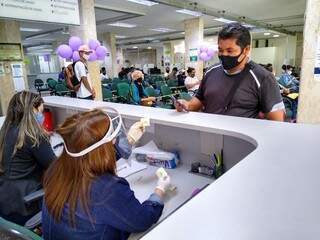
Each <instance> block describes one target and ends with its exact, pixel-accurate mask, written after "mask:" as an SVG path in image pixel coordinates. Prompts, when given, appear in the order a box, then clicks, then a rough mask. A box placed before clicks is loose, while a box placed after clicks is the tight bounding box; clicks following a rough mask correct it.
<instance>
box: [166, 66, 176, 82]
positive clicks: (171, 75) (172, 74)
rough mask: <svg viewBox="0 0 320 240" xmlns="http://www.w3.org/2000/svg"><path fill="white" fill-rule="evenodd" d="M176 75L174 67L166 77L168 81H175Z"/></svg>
mask: <svg viewBox="0 0 320 240" xmlns="http://www.w3.org/2000/svg"><path fill="white" fill-rule="evenodd" d="M177 73H178V68H176V67H174V68H172V71H171V73H170V74H169V76H168V80H177V79H178V78H177Z"/></svg>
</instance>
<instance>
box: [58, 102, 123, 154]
mask: <svg viewBox="0 0 320 240" xmlns="http://www.w3.org/2000/svg"><path fill="white" fill-rule="evenodd" d="M101 110H102V111H103V112H104V113H105V114H107V117H108V118H109V122H110V126H109V129H108V131H107V133H106V135H105V136H104V137H103V138H102V139H101V140H100V141H98V142H96V143H94V144H92V145H91V146H89V147H87V148H86V149H84V150H82V151H81V152H78V153H72V152H70V151H69V150H68V148H67V146H66V144H65V142H64V149H65V150H66V152H67V154H68V155H69V156H71V157H81V156H84V155H86V154H88V153H89V152H91V151H93V150H94V149H96V148H98V147H100V146H101V145H103V144H105V143H108V142H111V141H113V140H114V139H115V138H117V136H118V135H119V134H120V132H123V133H124V134H126V130H125V127H124V125H123V121H122V117H121V115H120V113H119V112H118V111H117V110H116V109H114V108H111V107H104V108H103V109H101ZM109 114H110V115H111V116H114V115H115V116H114V117H112V118H111V117H110V116H109ZM121 130H122V131H121Z"/></svg>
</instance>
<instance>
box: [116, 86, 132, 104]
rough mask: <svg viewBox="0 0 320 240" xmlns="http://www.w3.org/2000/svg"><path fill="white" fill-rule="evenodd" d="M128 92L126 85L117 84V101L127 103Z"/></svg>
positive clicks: (128, 98)
mask: <svg viewBox="0 0 320 240" xmlns="http://www.w3.org/2000/svg"><path fill="white" fill-rule="evenodd" d="M129 92H130V85H129V84H128V83H124V82H122V83H118V85H117V93H118V97H119V100H120V101H121V102H129V101H130V97H129Z"/></svg>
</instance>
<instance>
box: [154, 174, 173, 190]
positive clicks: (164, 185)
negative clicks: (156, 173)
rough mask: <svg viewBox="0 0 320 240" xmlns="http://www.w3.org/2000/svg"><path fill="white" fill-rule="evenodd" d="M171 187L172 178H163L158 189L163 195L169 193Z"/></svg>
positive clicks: (160, 179) (159, 180) (158, 184)
mask: <svg viewBox="0 0 320 240" xmlns="http://www.w3.org/2000/svg"><path fill="white" fill-rule="evenodd" d="M170 187H171V180H170V176H168V175H167V176H165V177H161V178H159V179H158V183H157V187H156V189H159V190H161V191H162V192H163V193H165V192H166V191H168V190H169V189H170Z"/></svg>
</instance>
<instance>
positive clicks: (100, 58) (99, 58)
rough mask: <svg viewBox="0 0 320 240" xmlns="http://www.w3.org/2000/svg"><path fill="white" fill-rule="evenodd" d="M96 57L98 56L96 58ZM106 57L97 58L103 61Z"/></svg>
mask: <svg viewBox="0 0 320 240" xmlns="http://www.w3.org/2000/svg"><path fill="white" fill-rule="evenodd" d="M97 57H98V56H97ZM105 57H106V56H103V57H98V60H104V58H105Z"/></svg>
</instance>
